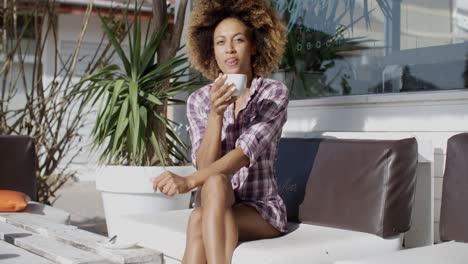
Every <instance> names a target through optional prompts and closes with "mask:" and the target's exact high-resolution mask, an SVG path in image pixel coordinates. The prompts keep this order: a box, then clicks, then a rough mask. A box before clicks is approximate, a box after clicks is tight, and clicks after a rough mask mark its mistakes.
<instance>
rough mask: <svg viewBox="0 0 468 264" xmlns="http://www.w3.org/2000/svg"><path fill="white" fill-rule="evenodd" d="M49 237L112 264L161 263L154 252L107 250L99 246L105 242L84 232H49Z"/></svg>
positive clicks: (142, 249) (158, 253)
mask: <svg viewBox="0 0 468 264" xmlns="http://www.w3.org/2000/svg"><path fill="white" fill-rule="evenodd" d="M48 235H49V236H51V237H54V238H55V239H57V240H59V241H62V242H64V243H67V244H70V245H73V246H74V247H77V248H81V249H84V250H88V251H90V252H95V253H97V254H99V255H101V256H104V257H106V258H108V259H111V260H112V261H114V262H117V263H121V264H127V263H162V259H163V256H162V253H161V252H159V251H156V250H152V249H147V248H142V247H135V248H129V249H107V248H104V247H102V246H100V245H99V244H98V243H102V242H104V241H106V240H107V238H106V237H103V236H101V235H98V234H94V233H91V232H88V231H85V230H81V229H76V230H51V231H50V232H49V233H48Z"/></svg>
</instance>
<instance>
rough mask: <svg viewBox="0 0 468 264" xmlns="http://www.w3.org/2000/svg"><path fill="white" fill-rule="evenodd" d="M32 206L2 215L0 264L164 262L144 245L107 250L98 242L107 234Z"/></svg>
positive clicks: (105, 238)
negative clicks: (101, 233)
mask: <svg viewBox="0 0 468 264" xmlns="http://www.w3.org/2000/svg"><path fill="white" fill-rule="evenodd" d="M41 208H42V207H41V206H40V205H37V206H36V209H41ZM32 209H34V208H30V210H26V211H25V212H18V213H2V214H0V264H26V263H28V264H29V263H34V264H50V263H62V264H71V263H73V264H90V263H101V264H106V263H109V264H110V263H121V264H125V263H142V264H143V263H148V264H149V263H154V264H160V263H162V254H161V253H160V252H159V251H156V250H151V249H146V248H142V247H133V248H131V249H118V250H116V249H107V248H104V247H102V246H100V245H99V243H103V242H105V241H107V237H105V236H101V235H98V234H95V233H91V232H88V231H85V230H81V229H78V228H77V227H76V226H72V225H65V224H62V223H57V219H55V218H53V217H52V216H53V215H54V213H57V214H59V215H60V211H54V209H53V208H42V209H45V210H48V212H49V213H51V214H49V215H46V214H43V215H41V214H37V211H35V210H33V211H34V213H33V212H32V211H31V210H32ZM42 209H41V210H42ZM57 210H60V209H57ZM42 212H44V211H42ZM55 216H57V215H55ZM51 217H52V218H51ZM53 219H55V220H56V221H51V220H53ZM63 219H64V218H62V219H58V220H60V221H61V220H63Z"/></svg>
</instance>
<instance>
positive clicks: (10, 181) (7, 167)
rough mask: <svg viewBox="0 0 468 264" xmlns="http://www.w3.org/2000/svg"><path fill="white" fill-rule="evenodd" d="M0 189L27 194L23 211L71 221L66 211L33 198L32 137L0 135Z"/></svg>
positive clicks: (53, 219)
mask: <svg viewBox="0 0 468 264" xmlns="http://www.w3.org/2000/svg"><path fill="white" fill-rule="evenodd" d="M0 190H13V191H19V192H23V193H25V194H26V195H28V196H29V197H30V198H31V199H32V201H31V202H29V203H28V206H27V207H26V209H24V210H23V211H22V212H23V213H29V214H34V215H35V216H39V217H41V218H45V219H48V220H49V221H53V222H55V223H62V224H68V223H69V222H70V214H69V213H68V212H66V211H64V210H61V209H58V208H54V207H51V206H48V205H45V204H41V203H38V202H35V200H36V151H35V145H34V139H33V138H31V137H27V136H12V135H8V136H0ZM2 214H4V213H0V215H2Z"/></svg>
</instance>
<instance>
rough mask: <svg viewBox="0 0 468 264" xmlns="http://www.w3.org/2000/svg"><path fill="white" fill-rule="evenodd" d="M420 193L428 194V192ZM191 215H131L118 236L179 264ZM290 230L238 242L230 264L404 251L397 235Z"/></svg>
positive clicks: (422, 173) (425, 170)
mask: <svg viewBox="0 0 468 264" xmlns="http://www.w3.org/2000/svg"><path fill="white" fill-rule="evenodd" d="M420 161H422V162H423V164H420V165H421V166H417V169H416V174H417V175H418V177H421V178H422V179H423V178H424V179H423V180H422V181H421V182H423V183H424V184H429V187H430V186H431V185H430V184H431V183H430V182H428V181H427V180H428V179H429V181H430V177H431V175H430V166H429V167H428V166H427V165H429V164H428V163H427V160H420ZM418 180H419V178H418ZM424 187H425V188H426V187H428V186H424ZM416 189H417V187H416ZM420 192H423V193H426V192H424V190H420ZM429 195H430V194H429ZM423 207H425V206H423ZM190 212H191V210H190V209H187V210H180V211H170V212H161V213H157V214H146V215H127V216H125V217H122V218H120V219H118V220H117V221H119V226H121V227H126V228H121V229H120V230H117V232H116V234H118V235H119V237H120V238H121V239H122V240H123V241H129V242H137V243H138V244H139V245H141V246H144V247H147V248H152V249H157V250H159V251H161V252H163V254H164V257H165V261H166V263H180V262H181V258H182V256H183V252H184V248H185V241H186V229H187V222H188V218H189V215H190ZM431 212H432V211H431ZM424 214H427V212H424ZM413 217H414V212H413ZM424 217H425V218H428V219H429V220H427V219H426V220H427V221H426V222H430V221H431V219H430V217H431V215H425V216H424ZM289 230H290V232H289V233H288V234H286V235H284V236H282V237H279V238H274V239H268V240H258V241H250V242H242V243H240V245H239V246H238V247H237V248H236V250H235V251H234V256H233V262H232V263H234V264H240V263H242V264H244V263H271V264H274V263H287V262H289V263H294V264H296V263H297V264H301V263H334V262H336V261H340V260H346V259H354V258H362V257H365V256H375V255H383V254H387V253H391V252H396V251H398V250H400V249H401V244H402V236H403V235H398V234H397V235H394V236H392V237H386V238H382V237H381V236H378V235H375V234H370V233H365V232H358V231H352V230H347V229H345V228H335V227H325V226H320V225H315V224H303V223H293V222H289ZM420 231H421V230H419V232H416V237H417V236H418V235H421V234H422V233H421V232H420ZM422 235H424V234H422ZM410 237H411V236H410ZM410 240H411V239H410ZM416 240H417V239H416Z"/></svg>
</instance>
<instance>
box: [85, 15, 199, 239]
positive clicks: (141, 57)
mask: <svg viewBox="0 0 468 264" xmlns="http://www.w3.org/2000/svg"><path fill="white" fill-rule="evenodd" d="M100 18H101V22H102V25H103V29H104V32H105V35H106V36H107V38H108V40H109V41H110V43H111V45H112V47H113V49H114V50H115V52H116V54H117V57H118V59H119V62H120V63H119V64H120V65H117V64H112V65H107V66H104V67H102V68H101V69H99V70H98V71H97V72H95V73H93V74H92V75H88V76H84V77H83V78H82V80H81V82H85V83H87V84H88V87H87V89H86V90H85V91H82V92H81V93H82V96H86V97H87V99H88V100H87V101H88V102H89V104H91V105H92V106H94V105H97V104H99V105H100V107H99V110H98V113H97V119H96V123H95V126H94V129H93V131H92V138H93V150H99V151H101V153H102V154H101V157H100V160H101V162H102V163H104V164H105V165H104V166H101V167H100V168H99V170H98V173H97V178H96V188H97V189H98V190H99V191H101V194H102V198H103V204H104V210H105V215H106V223H107V229H108V233H109V235H110V236H112V235H116V234H118V230H119V228H125V227H123V226H119V225H120V224H119V223H121V222H120V221H119V217H120V216H122V215H129V214H142V213H151V212H155V211H160V210H171V209H182V208H188V207H189V202H190V193H188V194H180V195H176V196H174V197H167V196H164V195H162V194H160V193H155V192H154V191H153V189H152V184H151V182H150V177H155V176H158V175H159V174H160V173H162V172H163V171H164V170H170V171H173V172H174V173H177V175H189V174H191V173H193V172H194V170H195V169H194V168H193V167H192V165H188V166H181V165H186V164H189V163H188V158H187V156H186V153H187V147H186V145H185V143H184V142H183V141H182V140H181V138H180V137H179V135H178V133H177V132H176V130H175V129H174V127H175V126H174V124H175V123H174V122H173V121H172V120H170V119H169V118H168V116H167V115H166V112H167V106H168V105H170V104H173V103H180V102H181V101H179V100H176V99H174V96H176V95H178V94H180V93H183V92H186V91H189V90H191V89H193V88H194V87H195V86H196V83H195V81H194V80H193V79H191V80H188V81H187V80H186V79H187V70H188V67H189V66H188V64H187V59H186V57H185V56H184V55H178V56H174V57H173V58H169V59H166V60H165V61H164V62H158V60H157V50H158V47H159V45H160V44H161V40H162V38H163V37H164V34H165V32H166V28H167V22H166V25H165V26H163V27H161V28H160V29H159V30H158V31H157V30H152V29H151V26H150V25H148V28H146V29H144V31H143V30H142V29H143V26H142V19H141V16H140V15H139V12H138V11H137V10H136V9H135V15H134V16H133V18H132V19H131V21H130V22H131V23H127V25H130V26H129V28H130V30H128V34H127V40H128V47H129V49H128V54H126V53H125V51H124V48H123V45H122V44H121V43H120V42H119V36H118V35H117V31H115V30H112V29H111V27H110V26H109V24H108V23H109V22H108V20H106V19H104V18H103V17H101V16H100ZM142 32H146V35H145V36H144V38H143V37H142ZM143 39H144V41H143ZM184 79H185V80H184Z"/></svg>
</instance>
